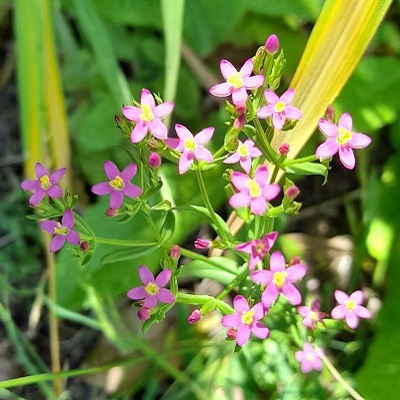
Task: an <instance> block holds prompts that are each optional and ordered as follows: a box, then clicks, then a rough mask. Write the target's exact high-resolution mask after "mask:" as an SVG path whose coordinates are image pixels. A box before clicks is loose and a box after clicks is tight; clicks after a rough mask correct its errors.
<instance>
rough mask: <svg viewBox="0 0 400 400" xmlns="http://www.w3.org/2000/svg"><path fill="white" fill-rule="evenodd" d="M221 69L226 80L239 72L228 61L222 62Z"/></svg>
mask: <svg viewBox="0 0 400 400" xmlns="http://www.w3.org/2000/svg"><path fill="white" fill-rule="evenodd" d="M219 68H220V69H221V74H222V76H223V77H224V78H225V80H228V79H229V78H230V77H231V75H232V74H235V73H236V72H238V71H237V69H236V68H235V67H234V66H233V65H232V64H231V63H230V62H229V61H228V60H221V62H220V64H219Z"/></svg>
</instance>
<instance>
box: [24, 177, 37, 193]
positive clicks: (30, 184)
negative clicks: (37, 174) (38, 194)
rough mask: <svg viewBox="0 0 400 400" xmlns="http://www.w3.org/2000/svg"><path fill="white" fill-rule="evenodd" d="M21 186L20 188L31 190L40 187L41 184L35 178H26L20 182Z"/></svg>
mask: <svg viewBox="0 0 400 400" xmlns="http://www.w3.org/2000/svg"><path fill="white" fill-rule="evenodd" d="M20 186H21V188H22V189H24V190H31V191H33V190H38V189H41V186H40V182H39V181H38V180H37V179H35V180H33V179H28V180H26V181H23V182H21V185H20Z"/></svg>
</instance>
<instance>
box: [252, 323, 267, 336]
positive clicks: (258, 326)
mask: <svg viewBox="0 0 400 400" xmlns="http://www.w3.org/2000/svg"><path fill="white" fill-rule="evenodd" d="M251 332H252V333H253V334H254V335H255V336H257V337H258V338H260V339H266V338H267V337H268V336H269V329H268V328H267V327H266V326H264V325H263V324H262V323H261V322H256V323H255V324H254V325H253V327H252V328H251Z"/></svg>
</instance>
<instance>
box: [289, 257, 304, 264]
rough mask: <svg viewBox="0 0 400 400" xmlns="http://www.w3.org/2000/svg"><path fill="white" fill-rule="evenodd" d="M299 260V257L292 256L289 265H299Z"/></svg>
mask: <svg viewBox="0 0 400 400" xmlns="http://www.w3.org/2000/svg"><path fill="white" fill-rule="evenodd" d="M300 263H301V260H300V257H299V256H294V257H292V258H291V259H290V262H289V265H295V264H300Z"/></svg>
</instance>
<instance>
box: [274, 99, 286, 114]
mask: <svg viewBox="0 0 400 400" xmlns="http://www.w3.org/2000/svg"><path fill="white" fill-rule="evenodd" d="M285 107H286V103H285V102H284V101H278V102H277V103H276V104H275V105H274V109H275V112H282V111H283V110H284V109H285Z"/></svg>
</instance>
